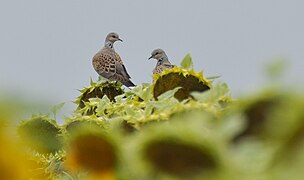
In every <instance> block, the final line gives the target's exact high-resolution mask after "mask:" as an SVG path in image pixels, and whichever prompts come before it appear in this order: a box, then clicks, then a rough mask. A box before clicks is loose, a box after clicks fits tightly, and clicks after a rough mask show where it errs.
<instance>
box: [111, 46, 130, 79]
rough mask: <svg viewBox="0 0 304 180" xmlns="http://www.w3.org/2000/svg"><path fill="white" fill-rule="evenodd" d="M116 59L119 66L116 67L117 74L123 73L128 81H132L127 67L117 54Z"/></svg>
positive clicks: (115, 54)
mask: <svg viewBox="0 0 304 180" xmlns="http://www.w3.org/2000/svg"><path fill="white" fill-rule="evenodd" d="M114 57H115V60H116V62H117V66H116V69H117V73H121V74H122V75H123V76H125V77H126V78H128V79H130V78H131V76H130V75H129V73H128V72H127V69H126V67H125V65H124V63H123V61H122V59H121V58H120V56H119V54H118V53H116V52H114Z"/></svg>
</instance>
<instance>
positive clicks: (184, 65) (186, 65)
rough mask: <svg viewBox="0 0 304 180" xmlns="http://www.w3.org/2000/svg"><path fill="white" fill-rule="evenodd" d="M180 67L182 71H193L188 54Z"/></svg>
mask: <svg viewBox="0 0 304 180" xmlns="http://www.w3.org/2000/svg"><path fill="white" fill-rule="evenodd" d="M181 67H182V68H184V69H190V68H191V69H193V62H192V57H191V55H190V54H187V55H186V56H185V57H184V59H183V60H182V62H181Z"/></svg>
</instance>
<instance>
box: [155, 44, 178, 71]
mask: <svg viewBox="0 0 304 180" xmlns="http://www.w3.org/2000/svg"><path fill="white" fill-rule="evenodd" d="M152 58H153V59H156V60H157V63H156V66H155V68H154V69H153V74H160V73H161V72H162V71H163V70H164V69H165V68H167V69H172V68H173V67H174V65H173V64H171V63H170V61H169V59H168V56H167V55H166V53H165V51H164V50H162V49H155V50H154V51H152V53H151V56H150V57H149V59H152Z"/></svg>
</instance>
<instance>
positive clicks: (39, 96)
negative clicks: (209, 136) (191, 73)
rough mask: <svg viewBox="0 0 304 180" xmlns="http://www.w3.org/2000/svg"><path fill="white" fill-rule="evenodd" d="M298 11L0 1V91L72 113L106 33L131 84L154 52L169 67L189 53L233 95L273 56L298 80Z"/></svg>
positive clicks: (138, 1)
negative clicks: (113, 35) (113, 37)
mask: <svg viewBox="0 0 304 180" xmlns="http://www.w3.org/2000/svg"><path fill="white" fill-rule="evenodd" d="M303 9H304V1H301V0H298V1H297V0H289V1H286V0H254V1H245V0H230V1H227V0H193V1H190V0H184V1H182V0H178V1H177V0H174V1H173V0H171V1H169V0H168V1H164V0H153V1H144V0H132V1H131V0H130V1H127V0H125V1H114V0H111V1H102V0H88V1H83V0H49V1H41V0H19V1H15V0H6V1H5V0H2V1H1V2H0V24H1V26H0V49H1V51H0V52H1V53H0V62H1V65H0V73H1V74H0V91H1V92H3V93H5V92H15V93H18V94H19V96H22V97H25V98H27V99H31V100H35V101H36V100H40V101H46V102H47V101H49V102H51V103H54V104H56V103H60V102H68V105H67V107H68V108H70V109H72V108H73V105H72V103H69V102H71V101H73V100H75V98H76V97H77V96H78V95H79V94H80V93H79V92H78V91H77V89H81V88H82V87H85V86H88V85H89V81H90V77H92V79H93V80H97V77H98V75H97V73H96V72H95V71H94V69H93V67H92V65H91V59H92V56H93V55H94V54H95V53H96V52H97V51H98V50H99V49H101V48H102V46H103V44H104V38H105V36H106V35H107V34H108V33H109V32H112V31H114V32H117V33H118V34H119V35H120V37H121V39H123V40H124V42H122V43H121V42H117V43H115V49H116V51H117V52H118V53H119V54H120V55H121V57H122V59H123V60H124V63H125V65H126V67H127V70H128V72H129V74H130V75H131V76H132V80H133V82H134V83H136V84H140V83H143V82H151V74H152V72H151V71H152V69H153V68H154V66H155V63H156V62H155V61H148V60H147V58H148V57H149V56H150V53H151V51H152V50H154V49H155V48H163V49H164V50H165V51H166V52H167V55H168V56H169V59H170V61H171V62H172V63H174V64H179V63H180V61H181V59H182V58H183V57H184V56H185V55H186V54H187V53H189V52H190V53H191V54H192V57H193V61H194V66H195V69H196V70H204V73H205V75H206V76H213V75H221V76H222V77H221V78H220V79H221V80H222V81H225V82H227V83H228V85H229V86H230V88H231V91H232V92H233V94H235V95H238V94H239V93H242V92H246V91H249V90H253V89H256V88H257V87H258V86H260V85H261V84H262V83H263V79H264V78H263V76H264V75H263V66H264V65H265V64H266V63H267V62H269V61H272V60H273V59H274V58H277V57H283V58H286V59H287V60H288V62H289V64H290V68H289V71H288V73H289V74H288V75H287V76H288V78H290V80H292V81H293V82H296V83H298V84H301V83H303V82H304V80H303V79H304V48H303V47H304V20H303V18H304V10H303ZM2 95H3V94H2Z"/></svg>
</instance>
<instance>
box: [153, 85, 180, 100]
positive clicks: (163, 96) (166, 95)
mask: <svg viewBox="0 0 304 180" xmlns="http://www.w3.org/2000/svg"><path fill="white" fill-rule="evenodd" d="M180 88H181V87H176V88H174V89H172V90H169V91H167V92H165V93H163V94H161V95H160V96H158V98H157V99H158V100H159V101H162V100H166V99H169V98H172V97H173V96H174V94H175V93H176V92H177V91H178V90H179V89H180Z"/></svg>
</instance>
